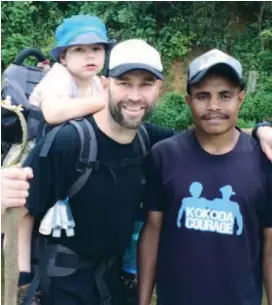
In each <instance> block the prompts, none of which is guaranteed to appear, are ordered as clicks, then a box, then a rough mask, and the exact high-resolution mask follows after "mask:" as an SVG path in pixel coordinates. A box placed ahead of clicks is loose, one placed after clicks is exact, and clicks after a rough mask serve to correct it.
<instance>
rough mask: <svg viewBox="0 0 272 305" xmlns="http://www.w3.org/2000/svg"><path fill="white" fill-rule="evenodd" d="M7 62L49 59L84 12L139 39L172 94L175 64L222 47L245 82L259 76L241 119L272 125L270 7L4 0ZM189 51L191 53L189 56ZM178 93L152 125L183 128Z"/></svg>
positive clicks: (114, 31)
mask: <svg viewBox="0 0 272 305" xmlns="http://www.w3.org/2000/svg"><path fill="white" fill-rule="evenodd" d="M1 8H2V10H1V12H2V15H1V21H2V29H1V32H2V58H1V66H2V69H3V68H5V67H6V66H7V65H8V64H9V63H10V62H11V61H12V60H13V59H14V58H15V56H16V55H17V53H18V52H19V51H20V50H21V49H23V48H25V47H36V48H39V49H41V50H42V51H43V52H44V53H45V55H46V56H48V57H49V50H50V49H51V47H52V46H53V45H54V32H55V29H56V27H57V26H58V25H59V24H60V22H61V21H62V20H63V18H66V17H69V16H72V15H75V14H78V13H82V14H90V15H97V16H99V17H101V18H102V19H103V20H104V21H105V23H106V25H107V28H108V32H109V36H110V37H111V38H115V39H116V40H117V41H121V40H124V39H128V38H142V39H145V40H146V41H147V42H149V43H151V44H152V45H154V46H155V47H157V48H158V49H159V51H160V52H161V54H162V58H163V62H164V67H165V74H166V77H165V78H166V83H167V84H168V83H169V84H170V86H167V87H168V88H169V90H170V91H171V90H173V91H174V90H176V88H174V87H173V88H172V87H171V80H172V78H171V75H172V74H173V73H171V67H172V63H173V62H174V61H175V60H179V61H181V62H182V63H185V62H186V61H184V58H185V57H186V56H187V55H191V56H192V55H193V56H194V51H195V50H196V48H198V49H200V50H207V49H211V48H219V49H221V50H223V51H225V52H227V53H230V54H232V55H233V56H235V57H236V58H238V59H239V60H240V61H241V62H242V64H243V68H244V75H245V76H247V75H248V72H249V71H250V70H257V71H258V72H259V74H260V78H259V79H258V83H257V85H258V87H257V91H256V93H255V94H250V95H248V96H246V99H245V103H244V105H243V106H242V108H241V113H240V118H241V119H243V120H244V121H245V122H246V124H247V122H253V121H262V120H264V119H268V120H271V118H272V114H271V111H272V107H271V101H272V96H271V95H272V89H271V88H272V79H271V71H272V52H271V50H272V35H271V33H272V5H271V3H270V2H268V1H253V2H241V1H240V2H239V1H232V2H222V1H210V2H204V1H199V2H197V1H189V2H188V1H187V2H186V1H169V2H167V1H161V2H158V1H146V2H142V1H113V2H110V1H51V2H50V1H5V2H2V7H1ZM191 52H192V53H191ZM187 115H188V109H187V106H186V105H185V104H184V101H183V98H182V95H181V94H177V95H176V94H173V93H170V94H166V95H164V96H163V97H162V102H161V103H160V105H159V106H158V107H157V109H156V112H155V114H154V116H153V118H152V120H153V121H156V122H157V123H159V124H161V125H165V126H169V127H175V128H178V129H182V128H184V127H185V125H186V124H187V122H190V118H189V116H188V118H186V117H185V116H187Z"/></svg>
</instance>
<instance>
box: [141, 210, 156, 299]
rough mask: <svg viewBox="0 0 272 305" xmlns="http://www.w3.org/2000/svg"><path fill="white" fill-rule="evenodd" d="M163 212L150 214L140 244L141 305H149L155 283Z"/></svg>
mask: <svg viewBox="0 0 272 305" xmlns="http://www.w3.org/2000/svg"><path fill="white" fill-rule="evenodd" d="M161 225H162V212H149V213H148V218H147V221H146V223H145V225H144V227H143V230H142V232H141V234H140V237H139V243H138V289H139V303H138V304H139V305H149V304H150V302H151V298H152V292H153V289H154V283H155V273H156V264H157V252H158V245H159V238H160V230H161Z"/></svg>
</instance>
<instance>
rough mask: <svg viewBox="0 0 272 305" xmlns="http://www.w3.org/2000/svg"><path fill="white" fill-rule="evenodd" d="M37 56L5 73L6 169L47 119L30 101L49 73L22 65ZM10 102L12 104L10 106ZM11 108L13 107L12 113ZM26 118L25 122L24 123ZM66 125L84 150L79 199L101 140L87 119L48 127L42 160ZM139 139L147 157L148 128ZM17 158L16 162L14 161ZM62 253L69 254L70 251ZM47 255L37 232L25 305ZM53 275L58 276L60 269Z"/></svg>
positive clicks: (74, 191) (44, 132)
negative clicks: (38, 85) (69, 125)
mask: <svg viewBox="0 0 272 305" xmlns="http://www.w3.org/2000/svg"><path fill="white" fill-rule="evenodd" d="M28 50H29V49H28ZM35 51H36V50H35ZM33 52H34V51H33V49H30V50H29V51H25V50H24V51H23V52H21V53H20V54H21V55H20V54H19V55H20V56H18V57H17V58H19V59H20V60H19V61H18V60H15V61H14V63H13V64H12V65H11V66H9V67H8V68H7V69H6V71H5V72H4V81H3V86H2V91H1V97H2V100H4V101H6V102H3V101H2V103H1V106H2V114H1V118H2V125H1V128H2V140H4V141H5V142H6V143H8V144H9V145H11V148H10V149H9V150H8V152H7V153H6V154H5V155H4V156H3V155H2V164H3V166H9V165H11V164H15V163H23V161H24V160H25V158H26V157H27V155H28V153H29V151H30V150H31V149H32V148H33V147H34V145H35V142H34V141H33V140H34V139H35V138H36V137H37V135H38V132H39V130H40V128H39V127H40V125H41V122H43V116H42V113H41V111H40V109H38V108H37V107H35V106H34V105H31V104H30V103H29V101H28V97H29V95H30V94H31V92H32V90H33V89H34V87H35V85H37V84H38V83H39V81H40V80H41V79H42V78H43V77H44V75H45V72H44V71H42V70H41V69H39V68H36V67H27V66H23V64H22V63H23V61H24V60H25V58H26V57H27V56H29V55H33V54H34V56H36V55H37V58H38V61H42V60H44V59H45V58H44V57H42V55H41V54H40V53H39V52H38V51H37V52H34V53H33ZM8 97H10V98H8ZM7 99H9V100H10V101H9V102H7ZM11 107H13V108H12V111H11ZM14 110H15V111H14ZM18 114H21V115H18ZM22 117H23V119H24V122H22V121H23V119H22ZM66 124H71V125H72V126H73V127H74V128H75V129H76V131H77V132H78V135H79V139H80V143H81V144H80V147H81V149H80V154H79V157H78V164H77V169H76V171H77V172H78V175H77V179H76V181H74V182H73V184H72V185H71V186H70V188H69V190H67V196H68V197H69V198H71V197H73V196H74V195H76V194H77V193H78V192H79V191H80V190H81V188H82V187H83V186H84V185H85V183H86V182H87V180H88V178H89V176H90V175H91V173H92V170H93V168H97V166H99V161H98V160H96V158H97V139H96V135H95V131H94V129H93V126H92V122H91V120H89V119H87V118H78V119H75V120H69V121H67V122H65V123H63V124H60V125H57V126H50V125H47V124H44V128H43V130H42V134H41V136H42V137H46V141H45V143H44V145H43V147H42V149H41V151H40V157H41V158H46V157H47V156H48V153H49V151H50V148H51V146H52V143H53V141H54V139H55V137H56V135H57V133H58V131H59V130H60V129H61V128H62V127H63V126H65V125H66ZM137 137H138V139H139V142H140V147H141V152H142V156H145V155H146V153H147V152H148V151H149V148H150V140H149V135H148V133H147V130H146V128H145V127H144V125H141V126H140V127H139V129H138V132H137ZM15 156H16V158H14V157H15ZM128 162H129V160H128ZM60 250H61V251H66V249H60ZM43 252H44V238H43V236H42V235H41V234H39V233H38V231H36V232H33V240H32V253H31V256H32V267H33V270H34V278H33V280H32V282H31V284H30V287H29V290H28V292H27V294H26V295H25V297H24V301H23V305H27V304H31V302H32V298H33V295H34V293H35V291H36V290H37V288H38V286H39V285H40V284H41V279H42V278H43V274H45V273H46V274H47V272H46V270H43V268H44V266H43V264H42V266H41V264H40V258H41V253H43ZM53 265H54V264H53ZM53 265H52V266H51V267H52V268H53V269H54V268H55V266H53ZM62 269H63V268H62ZM68 269H69V268H68ZM51 271H52V270H51ZM53 271H54V272H55V271H56V268H55V269H54V270H53ZM62 271H63V270H62ZM69 272H70V271H68V273H69ZM134 280H135V277H134V276H133V279H132V281H133V282H134ZM97 281H98V286H100V284H99V283H101V279H97ZM124 281H125V282H126V283H127V282H128V280H127V279H126V275H124ZM102 286H103V285H102ZM129 286H130V285H129ZM129 288H131V287H129ZM100 294H101V298H105V299H106V298H107V292H106V291H105V289H101V291H100Z"/></svg>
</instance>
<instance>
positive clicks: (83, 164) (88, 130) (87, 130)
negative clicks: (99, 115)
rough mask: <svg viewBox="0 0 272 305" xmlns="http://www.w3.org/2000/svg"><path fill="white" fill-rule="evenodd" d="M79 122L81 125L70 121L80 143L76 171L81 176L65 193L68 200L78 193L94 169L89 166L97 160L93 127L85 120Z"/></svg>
mask: <svg viewBox="0 0 272 305" xmlns="http://www.w3.org/2000/svg"><path fill="white" fill-rule="evenodd" d="M80 122H81V123H80V124H79V122H77V121H70V123H71V124H73V126H74V127H75V128H76V129H77V131H78V134H79V137H80V141H81V150H80V155H79V162H78V164H77V171H79V172H80V173H82V174H81V175H80V176H79V177H78V179H77V180H76V181H75V182H74V183H73V184H72V186H71V187H70V189H69V190H68V191H67V196H68V197H69V198H71V197H73V196H74V195H75V194H76V193H78V192H79V191H80V190H81V189H82V187H83V186H84V185H85V183H86V182H87V180H88V178H89V176H90V175H91V173H92V171H93V168H94V166H90V165H93V164H94V162H96V158H97V139H96V135H95V131H94V129H93V126H92V124H91V122H90V121H89V120H87V119H83V120H81V121H80Z"/></svg>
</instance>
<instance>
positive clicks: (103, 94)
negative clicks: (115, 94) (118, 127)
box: [95, 76, 109, 109]
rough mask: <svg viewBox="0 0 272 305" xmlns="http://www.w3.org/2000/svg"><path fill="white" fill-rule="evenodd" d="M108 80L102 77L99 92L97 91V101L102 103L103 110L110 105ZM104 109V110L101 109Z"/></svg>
mask: <svg viewBox="0 0 272 305" xmlns="http://www.w3.org/2000/svg"><path fill="white" fill-rule="evenodd" d="M108 83H109V81H108V79H107V78H106V77H105V76H101V77H100V83H99V88H98V89H99V90H96V91H95V97H96V98H95V100H96V101H97V102H101V106H103V108H104V107H105V105H106V104H107V103H108V100H109V93H108ZM101 109H102V108H101Z"/></svg>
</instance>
